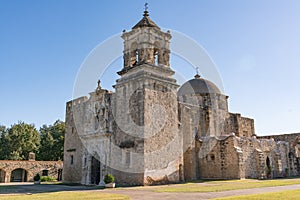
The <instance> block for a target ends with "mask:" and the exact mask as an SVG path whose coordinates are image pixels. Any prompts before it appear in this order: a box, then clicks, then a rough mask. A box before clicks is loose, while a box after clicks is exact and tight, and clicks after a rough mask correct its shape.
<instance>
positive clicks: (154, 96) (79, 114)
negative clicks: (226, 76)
mask: <svg viewBox="0 0 300 200" xmlns="http://www.w3.org/2000/svg"><path fill="white" fill-rule="evenodd" d="M122 38H123V40H124V51H123V58H124V61H123V63H124V66H123V68H122V69H121V70H120V71H119V72H117V73H118V75H119V76H120V77H119V79H117V80H116V83H115V85H114V86H113V87H114V91H108V90H106V89H104V88H102V87H101V84H100V81H98V86H97V88H96V89H95V91H92V92H91V93H90V94H89V97H80V98H77V99H74V100H72V101H69V102H67V104H66V136H65V146H64V170H63V181H64V182H73V183H81V184H87V185H88V184H99V183H102V181H103V176H104V175H105V174H107V173H111V174H113V175H114V176H115V182H116V183H117V184H119V185H153V184H165V183H173V182H183V181H190V180H195V179H242V178H255V179H265V178H272V177H283V176H294V175H298V174H299V171H300V169H299V159H298V140H297V138H298V136H299V135H300V134H287V135H281V136H264V137H258V136H256V134H255V131H254V120H253V119H249V118H246V117H243V116H241V114H237V113H230V112H229V111H228V96H226V95H224V94H222V92H221V91H220V90H219V89H218V87H217V86H216V85H215V84H214V83H212V82H211V81H209V80H206V79H204V78H203V77H201V76H200V75H199V74H196V75H195V77H194V78H193V79H191V80H189V81H187V82H186V83H184V84H183V85H181V86H180V85H178V84H177V81H176V79H174V78H173V75H174V73H175V72H174V71H173V70H172V68H171V65H170V40H171V33H170V32H169V31H167V32H163V31H162V30H161V29H160V27H159V26H157V25H156V24H155V23H154V22H153V21H152V20H151V19H150V17H149V14H148V11H147V10H145V11H144V15H143V18H142V19H141V20H140V21H139V22H138V23H137V24H136V25H135V26H133V27H132V29H131V30H130V31H129V32H126V31H124V32H123V34H122ZM95 81H96V80H95Z"/></svg>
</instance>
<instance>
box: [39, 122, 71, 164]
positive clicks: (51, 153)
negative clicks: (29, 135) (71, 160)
mask: <svg viewBox="0 0 300 200" xmlns="http://www.w3.org/2000/svg"><path fill="white" fill-rule="evenodd" d="M40 137H41V146H40V149H39V153H38V154H37V160H63V152H64V139H65V123H64V122H62V121H60V120H57V121H56V122H54V124H53V125H49V126H47V125H43V126H42V127H41V128H40Z"/></svg>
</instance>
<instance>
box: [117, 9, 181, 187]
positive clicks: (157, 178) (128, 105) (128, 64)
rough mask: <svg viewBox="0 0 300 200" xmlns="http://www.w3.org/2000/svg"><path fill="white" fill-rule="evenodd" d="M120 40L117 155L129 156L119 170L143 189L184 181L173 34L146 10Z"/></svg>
mask: <svg viewBox="0 0 300 200" xmlns="http://www.w3.org/2000/svg"><path fill="white" fill-rule="evenodd" d="M122 38H123V40H124V51H123V58H124V65H123V68H122V69H121V71H119V72H118V74H119V75H120V76H121V77H120V78H119V79H118V80H117V81H116V85H115V86H114V87H115V107H114V108H115V110H114V116H115V122H116V131H115V139H114V140H115V141H114V143H115V144H116V146H119V147H120V149H121V151H122V152H123V153H120V154H119V155H124V156H125V155H126V156H125V157H124V158H123V157H120V158H119V160H126V161H124V164H122V165H121V167H120V164H119V163H116V164H118V167H119V168H121V169H122V170H123V169H124V170H125V171H127V172H129V173H130V174H129V175H127V176H126V179H124V180H122V182H124V183H125V181H126V180H128V177H131V178H132V180H131V181H132V182H136V183H139V184H140V185H150V184H157V183H168V182H178V181H180V180H182V177H183V172H182V169H181V168H182V167H181V166H182V163H183V162H182V157H181V155H182V136H181V135H180V134H181V133H180V131H179V130H178V101H177V88H178V85H177V83H176V80H175V79H174V78H173V77H172V76H173V75H174V73H175V72H174V71H173V70H172V69H171V68H170V39H171V34H170V31H167V32H163V31H162V30H161V29H160V28H159V27H158V26H157V25H156V24H155V23H154V22H153V21H152V20H151V19H150V17H149V12H148V11H147V7H146V9H145V11H144V14H143V18H142V19H141V20H140V21H139V22H138V23H137V24H136V25H135V26H133V27H132V29H131V30H130V31H129V32H126V31H123V34H122ZM129 144H130V145H129ZM124 152H125V153H124ZM123 165H124V166H123ZM120 178H122V177H119V179H120ZM117 179H118V178H117Z"/></svg>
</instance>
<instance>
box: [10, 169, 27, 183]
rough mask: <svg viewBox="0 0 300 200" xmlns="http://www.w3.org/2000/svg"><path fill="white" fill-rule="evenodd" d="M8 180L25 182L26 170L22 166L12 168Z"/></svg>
mask: <svg viewBox="0 0 300 200" xmlns="http://www.w3.org/2000/svg"><path fill="white" fill-rule="evenodd" d="M10 182H27V171H26V170H25V169H22V168H18V169H15V170H13V171H12V172H11V175H10Z"/></svg>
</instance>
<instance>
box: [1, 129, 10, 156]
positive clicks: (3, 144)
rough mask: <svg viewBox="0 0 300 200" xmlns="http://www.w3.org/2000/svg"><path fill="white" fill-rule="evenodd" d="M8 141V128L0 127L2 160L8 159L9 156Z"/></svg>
mask: <svg viewBox="0 0 300 200" xmlns="http://www.w3.org/2000/svg"><path fill="white" fill-rule="evenodd" d="M9 153H10V152H9V149H8V141H7V128H6V127H5V126H0V160H5V159H7V155H8V154H9Z"/></svg>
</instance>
